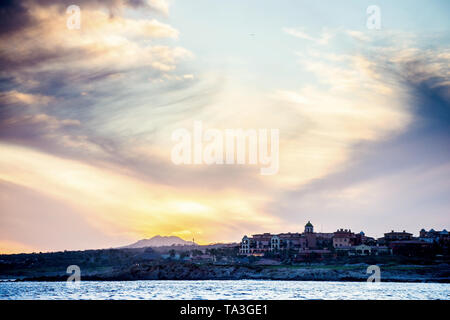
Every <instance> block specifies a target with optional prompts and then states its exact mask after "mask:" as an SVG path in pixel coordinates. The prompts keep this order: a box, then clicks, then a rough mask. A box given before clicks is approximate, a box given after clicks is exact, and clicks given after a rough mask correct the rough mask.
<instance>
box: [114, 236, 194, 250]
mask: <svg viewBox="0 0 450 320" xmlns="http://www.w3.org/2000/svg"><path fill="white" fill-rule="evenodd" d="M172 245H179V246H180V245H181V246H182V245H195V243H194V242H192V241H186V240H183V239H181V238H179V237H175V236H169V237H165V236H160V235H158V236H154V237H153V238H150V239H142V240H139V241H137V242H135V243H132V244H130V245H128V246H125V247H122V248H145V247H165V246H172Z"/></svg>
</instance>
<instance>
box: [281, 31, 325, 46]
mask: <svg viewBox="0 0 450 320" xmlns="http://www.w3.org/2000/svg"><path fill="white" fill-rule="evenodd" d="M283 31H284V32H285V33H287V34H289V35H291V36H293V37H296V38H299V39H304V40H308V41H312V42H314V43H315V44H318V45H326V44H328V42H329V40H330V39H331V38H333V36H334V34H333V33H332V32H330V31H329V30H323V31H322V33H321V34H320V36H318V37H314V36H311V35H310V34H308V33H307V32H305V31H304V30H303V29H296V28H283Z"/></svg>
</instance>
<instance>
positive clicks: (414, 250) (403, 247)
mask: <svg viewBox="0 0 450 320" xmlns="http://www.w3.org/2000/svg"><path fill="white" fill-rule="evenodd" d="M431 246H432V244H431V243H428V242H425V241H420V240H404V241H392V242H390V243H389V247H390V248H391V249H392V253H393V254H395V255H401V256H408V257H414V256H425V255H428V254H430V253H431V250H430V249H431Z"/></svg>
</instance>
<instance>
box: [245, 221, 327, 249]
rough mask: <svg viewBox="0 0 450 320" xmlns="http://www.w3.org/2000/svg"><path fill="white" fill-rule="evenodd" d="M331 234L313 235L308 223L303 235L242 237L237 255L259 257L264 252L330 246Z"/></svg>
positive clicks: (282, 234) (311, 227)
mask: <svg viewBox="0 0 450 320" xmlns="http://www.w3.org/2000/svg"><path fill="white" fill-rule="evenodd" d="M332 239H333V233H315V232H314V226H313V225H312V223H311V222H310V221H308V223H307V224H306V225H305V229H304V232H303V233H298V232H295V233H291V232H289V233H279V234H271V233H261V234H254V235H252V236H251V237H247V236H244V237H243V238H242V241H241V246H240V248H239V253H240V254H241V255H260V254H261V253H264V252H276V251H279V250H294V251H304V250H307V249H309V250H310V249H318V246H320V248H323V247H327V246H331V245H332Z"/></svg>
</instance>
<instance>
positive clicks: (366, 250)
mask: <svg viewBox="0 0 450 320" xmlns="http://www.w3.org/2000/svg"><path fill="white" fill-rule="evenodd" d="M389 254H392V250H391V249H390V248H389V247H385V246H369V245H366V244H360V245H357V246H354V247H350V248H349V251H348V255H349V256H372V255H374V256H378V255H389Z"/></svg>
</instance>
